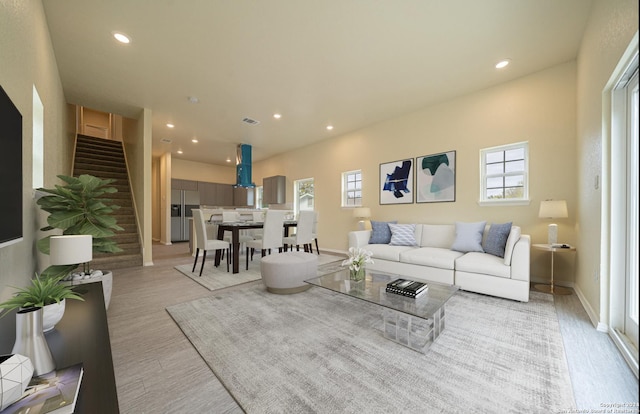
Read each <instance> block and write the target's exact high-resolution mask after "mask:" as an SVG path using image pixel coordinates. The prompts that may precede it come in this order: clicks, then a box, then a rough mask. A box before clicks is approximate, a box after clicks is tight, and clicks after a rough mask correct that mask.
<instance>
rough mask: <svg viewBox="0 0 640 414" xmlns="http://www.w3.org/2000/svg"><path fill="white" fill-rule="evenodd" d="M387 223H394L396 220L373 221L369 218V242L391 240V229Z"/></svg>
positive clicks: (386, 242)
mask: <svg viewBox="0 0 640 414" xmlns="http://www.w3.org/2000/svg"><path fill="white" fill-rule="evenodd" d="M389 223H392V224H395V223H397V221H389V222H387V221H373V220H371V237H369V244H389V242H390V241H391V229H389Z"/></svg>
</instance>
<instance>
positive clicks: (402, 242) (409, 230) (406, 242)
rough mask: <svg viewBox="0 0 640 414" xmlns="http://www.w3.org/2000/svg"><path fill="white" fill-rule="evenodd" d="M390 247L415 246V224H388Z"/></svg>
mask: <svg viewBox="0 0 640 414" xmlns="http://www.w3.org/2000/svg"><path fill="white" fill-rule="evenodd" d="M389 228H390V229H391V243H389V244H390V245H392V246H417V245H418V243H417V242H416V236H415V231H416V225H415V224H391V223H390V224H389Z"/></svg>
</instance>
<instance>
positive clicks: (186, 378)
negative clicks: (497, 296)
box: [107, 243, 638, 414]
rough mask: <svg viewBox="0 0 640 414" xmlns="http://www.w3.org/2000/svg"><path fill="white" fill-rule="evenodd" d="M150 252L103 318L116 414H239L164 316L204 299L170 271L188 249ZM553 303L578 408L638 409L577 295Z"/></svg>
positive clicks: (613, 354) (633, 383)
mask: <svg viewBox="0 0 640 414" xmlns="http://www.w3.org/2000/svg"><path fill="white" fill-rule="evenodd" d="M153 249H154V250H153V256H154V257H153V259H154V266H150V267H143V268H132V269H121V270H118V271H116V272H114V283H113V295H112V299H111V304H110V306H109V310H108V312H107V316H108V321H109V330H110V335H111V349H112V353H113V363H114V370H115V375H116V382H117V387H118V400H119V405H120V411H121V412H122V413H125V414H128V413H136V414H138V413H241V412H242V409H240V407H238V405H237V404H236V403H235V401H234V400H233V398H232V397H231V396H230V395H229V394H228V393H227V391H226V390H225V388H224V386H223V385H222V384H221V383H220V382H219V381H218V380H217V378H216V377H215V375H214V374H213V373H212V372H211V370H210V369H209V367H208V366H207V365H206V364H205V362H204V361H203V360H202V358H200V356H199V354H198V353H197V352H196V350H195V349H194V348H193V346H191V344H190V343H189V341H188V340H187V338H186V337H185V336H184V335H183V334H182V332H181V331H180V329H179V328H178V326H177V325H176V324H175V323H174V322H173V320H172V319H171V317H170V316H169V314H168V313H167V312H166V311H165V308H166V307H167V306H170V305H173V304H176V303H181V302H186V301H190V300H193V299H197V298H200V297H203V296H207V295H211V292H210V291H209V290H208V289H206V288H204V287H202V286H200V285H199V284H197V283H195V282H193V281H192V280H190V279H189V278H187V277H184V276H183V275H181V274H180V273H179V272H178V271H176V270H174V269H173V267H174V266H176V265H178V264H185V263H192V260H193V259H192V257H191V256H190V255H189V253H188V244H187V243H177V244H174V245H172V246H163V245H160V244H154V246H153ZM231 289H232V288H231ZM555 303H556V310H557V313H558V320H559V322H560V326H561V331H562V336H563V339H564V343H565V350H566V354H567V362H568V365H569V371H570V375H571V380H572V383H573V389H574V397H575V400H576V405H577V408H579V409H588V410H591V409H599V408H602V407H601V404H607V403H633V402H635V403H637V402H638V380H637V379H636V377H635V376H634V374H633V373H632V371H631V370H630V369H629V367H628V366H627V365H626V363H625V362H624V360H623V358H622V357H621V355H620V354H619V352H618V351H617V349H616V348H615V345H614V344H613V342H612V341H611V339H610V338H609V337H608V335H606V334H603V333H600V332H598V331H596V330H595V328H594V327H593V326H592V325H591V323H590V322H589V320H588V317H587V314H586V312H585V311H584V309H583V308H582V305H581V304H580V301H579V300H578V298H577V296H576V295H575V294H574V295H571V296H556V300H555ZM636 407H637V406H636ZM634 412H636V411H634Z"/></svg>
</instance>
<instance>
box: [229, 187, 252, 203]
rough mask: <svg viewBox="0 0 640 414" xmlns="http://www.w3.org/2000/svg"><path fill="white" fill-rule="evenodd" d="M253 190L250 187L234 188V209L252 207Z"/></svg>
mask: <svg viewBox="0 0 640 414" xmlns="http://www.w3.org/2000/svg"><path fill="white" fill-rule="evenodd" d="M254 194H255V188H250V187H234V188H233V205H234V206H236V207H253V206H254V204H255V202H254V198H253V197H254V196H253V195H254Z"/></svg>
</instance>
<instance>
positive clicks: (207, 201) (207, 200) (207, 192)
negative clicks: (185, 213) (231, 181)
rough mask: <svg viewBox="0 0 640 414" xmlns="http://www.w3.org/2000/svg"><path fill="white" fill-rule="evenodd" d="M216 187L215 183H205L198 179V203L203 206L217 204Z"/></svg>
mask: <svg viewBox="0 0 640 414" xmlns="http://www.w3.org/2000/svg"><path fill="white" fill-rule="evenodd" d="M217 189H218V184H216V183H205V182H202V181H198V191H199V192H200V204H202V205H205V206H215V205H217V197H218V195H217Z"/></svg>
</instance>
